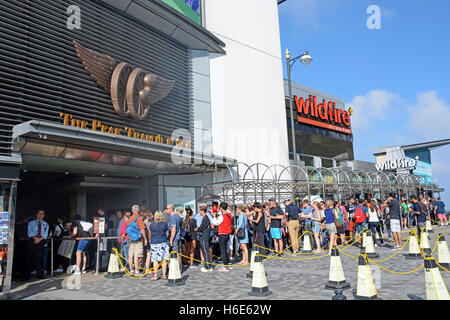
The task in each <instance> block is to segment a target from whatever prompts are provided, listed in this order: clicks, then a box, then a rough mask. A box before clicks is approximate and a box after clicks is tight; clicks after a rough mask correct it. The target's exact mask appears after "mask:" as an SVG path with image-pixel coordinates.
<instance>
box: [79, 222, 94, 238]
mask: <svg viewBox="0 0 450 320" xmlns="http://www.w3.org/2000/svg"><path fill="white" fill-rule="evenodd" d="M78 222H79V223H80V225H81V228H82V229H83V231H84V232H86V233H87V234H88V235H89V236H90V237H92V236H93V235H94V225H93V224H92V223H90V222H87V221H82V220H80V221H78Z"/></svg>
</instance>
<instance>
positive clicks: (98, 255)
mask: <svg viewBox="0 0 450 320" xmlns="http://www.w3.org/2000/svg"><path fill="white" fill-rule="evenodd" d="M99 270H100V234H98V235H97V257H96V264H95V275H98V271H99Z"/></svg>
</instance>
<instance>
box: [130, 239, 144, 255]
mask: <svg viewBox="0 0 450 320" xmlns="http://www.w3.org/2000/svg"><path fill="white" fill-rule="evenodd" d="M128 256H129V257H131V256H133V257H138V258H142V257H143V256H144V243H143V242H142V241H139V240H138V241H130V243H129V248H128Z"/></svg>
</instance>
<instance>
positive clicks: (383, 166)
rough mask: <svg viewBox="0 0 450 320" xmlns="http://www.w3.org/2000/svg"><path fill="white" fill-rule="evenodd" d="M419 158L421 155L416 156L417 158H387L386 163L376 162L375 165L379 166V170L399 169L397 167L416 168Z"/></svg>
mask: <svg viewBox="0 0 450 320" xmlns="http://www.w3.org/2000/svg"><path fill="white" fill-rule="evenodd" d="M418 160H419V157H418V156H416V157H415V158H413V159H411V158H401V159H394V160H387V161H386V162H384V163H380V164H378V163H376V164H375V167H376V168H377V171H388V170H397V169H414V168H415V167H416V165H417V161H418Z"/></svg>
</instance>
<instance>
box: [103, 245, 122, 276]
mask: <svg viewBox="0 0 450 320" xmlns="http://www.w3.org/2000/svg"><path fill="white" fill-rule="evenodd" d="M120 277H122V273H121V272H120V267H119V259H118V258H117V255H116V254H115V253H114V252H111V254H110V255H109V263H108V272H107V273H106V275H105V278H107V279H117V278H120Z"/></svg>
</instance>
